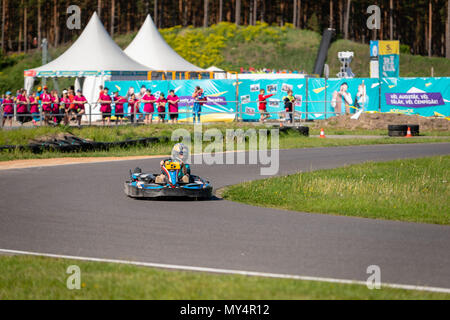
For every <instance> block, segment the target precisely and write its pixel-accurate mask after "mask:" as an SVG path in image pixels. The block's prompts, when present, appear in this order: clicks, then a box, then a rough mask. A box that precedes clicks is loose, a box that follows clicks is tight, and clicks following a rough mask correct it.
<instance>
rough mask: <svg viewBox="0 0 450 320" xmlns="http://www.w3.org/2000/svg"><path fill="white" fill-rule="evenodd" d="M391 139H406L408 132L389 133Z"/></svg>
mask: <svg viewBox="0 0 450 320" xmlns="http://www.w3.org/2000/svg"><path fill="white" fill-rule="evenodd" d="M388 135H389V137H404V136H406V131H393V130H392V131H389V133H388Z"/></svg>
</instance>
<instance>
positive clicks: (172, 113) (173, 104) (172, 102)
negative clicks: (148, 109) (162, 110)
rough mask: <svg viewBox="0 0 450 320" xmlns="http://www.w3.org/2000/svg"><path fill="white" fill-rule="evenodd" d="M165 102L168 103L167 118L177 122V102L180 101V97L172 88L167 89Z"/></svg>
mask: <svg viewBox="0 0 450 320" xmlns="http://www.w3.org/2000/svg"><path fill="white" fill-rule="evenodd" d="M167 102H168V104H169V119H170V121H171V122H172V124H174V123H178V102H180V98H178V96H176V95H175V91H174V90H170V91H169V96H168V97H167Z"/></svg>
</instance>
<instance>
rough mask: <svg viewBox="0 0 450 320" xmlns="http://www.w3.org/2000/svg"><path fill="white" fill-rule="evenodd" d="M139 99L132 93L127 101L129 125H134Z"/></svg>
mask: <svg viewBox="0 0 450 320" xmlns="http://www.w3.org/2000/svg"><path fill="white" fill-rule="evenodd" d="M139 104H140V101H139V99H137V98H136V95H135V94H134V93H132V94H131V95H130V100H128V117H129V119H130V122H131V123H134V121H135V111H136V115H138V113H139Z"/></svg>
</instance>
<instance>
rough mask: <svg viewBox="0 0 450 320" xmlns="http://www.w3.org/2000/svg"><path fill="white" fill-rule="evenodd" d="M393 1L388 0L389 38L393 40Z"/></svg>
mask: <svg viewBox="0 0 450 320" xmlns="http://www.w3.org/2000/svg"><path fill="white" fill-rule="evenodd" d="M393 15H394V0H389V38H390V39H391V40H394V17H393Z"/></svg>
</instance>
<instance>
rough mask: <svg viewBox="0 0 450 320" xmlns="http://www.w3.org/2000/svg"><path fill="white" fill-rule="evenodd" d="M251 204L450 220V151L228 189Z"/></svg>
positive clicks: (227, 193)
mask: <svg viewBox="0 0 450 320" xmlns="http://www.w3.org/2000/svg"><path fill="white" fill-rule="evenodd" d="M223 196H224V198H225V199H229V200H234V201H238V202H243V203H247V204H251V205H257V206H264V207H272V208H280V209H287V210H295V211H304V212H313V213H316V212H317V213H329V214H336V215H346V216H357V217H364V218H375V219H389V220H401V221H410V222H420V223H433V224H443V225H449V224H450V156H437V157H429V158H423V159H408V160H397V161H390V162H382V163H372V162H368V163H364V164H358V165H351V166H347V167H343V168H338V169H331V170H319V171H314V172H307V173H298V174H294V175H290V176H285V177H276V178H270V179H265V180H259V181H252V182H246V183H243V184H239V185H236V186H231V187H229V188H227V189H225V191H224V192H223Z"/></svg>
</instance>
